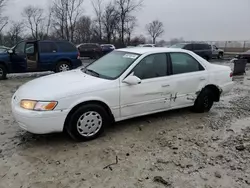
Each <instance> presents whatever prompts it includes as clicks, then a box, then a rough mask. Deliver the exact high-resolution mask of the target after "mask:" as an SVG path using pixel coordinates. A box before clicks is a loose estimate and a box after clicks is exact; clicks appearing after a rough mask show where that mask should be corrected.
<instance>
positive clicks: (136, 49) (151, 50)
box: [117, 47, 187, 54]
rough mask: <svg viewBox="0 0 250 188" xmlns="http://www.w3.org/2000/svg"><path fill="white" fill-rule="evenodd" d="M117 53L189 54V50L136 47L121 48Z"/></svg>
mask: <svg viewBox="0 0 250 188" xmlns="http://www.w3.org/2000/svg"><path fill="white" fill-rule="evenodd" d="M117 51H123V52H129V53H136V54H146V53H157V52H187V50H183V49H179V48H166V47H156V48H151V47H134V48H121V49H118V50H117Z"/></svg>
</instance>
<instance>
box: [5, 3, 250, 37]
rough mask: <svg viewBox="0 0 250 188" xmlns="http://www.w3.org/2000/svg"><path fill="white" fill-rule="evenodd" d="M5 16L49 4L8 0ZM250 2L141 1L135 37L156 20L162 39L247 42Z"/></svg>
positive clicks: (15, 17)
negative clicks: (161, 29)
mask: <svg viewBox="0 0 250 188" xmlns="http://www.w3.org/2000/svg"><path fill="white" fill-rule="evenodd" d="M8 1H9V3H8V7H7V8H6V12H5V14H7V15H8V16H9V17H10V19H12V20H19V19H21V12H22V9H23V8H24V7H25V6H27V5H29V4H33V5H39V6H41V7H44V8H46V7H47V5H48V3H49V2H51V1H52V0H8ZM249 8H250V0H144V6H143V7H142V8H141V10H140V11H138V12H137V13H135V15H136V16H137V19H138V28H137V29H136V31H135V34H146V31H145V25H146V24H147V23H148V22H150V21H153V20H154V19H159V20H160V21H162V22H163V24H164V27H165V33H164V36H163V37H162V39H165V40H169V39H171V38H179V37H183V38H184V39H186V40H250V11H249ZM83 11H84V14H85V15H89V16H92V17H93V11H92V6H91V3H90V0H85V3H84V9H83Z"/></svg>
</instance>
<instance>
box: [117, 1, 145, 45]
mask: <svg viewBox="0 0 250 188" xmlns="http://www.w3.org/2000/svg"><path fill="white" fill-rule="evenodd" d="M142 3H143V0H115V4H116V6H117V8H118V12H119V17H120V37H121V43H122V45H125V41H124V34H125V24H126V20H127V19H128V17H129V16H131V14H132V13H133V12H134V11H136V10H138V8H140V7H141V6H142Z"/></svg>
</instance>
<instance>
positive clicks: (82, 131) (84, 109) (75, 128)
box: [66, 104, 109, 141]
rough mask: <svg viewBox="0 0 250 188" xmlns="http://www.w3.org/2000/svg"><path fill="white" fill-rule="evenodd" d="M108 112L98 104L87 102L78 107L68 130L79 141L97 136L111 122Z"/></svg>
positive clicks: (70, 119)
mask: <svg viewBox="0 0 250 188" xmlns="http://www.w3.org/2000/svg"><path fill="white" fill-rule="evenodd" d="M108 117H109V116H108V113H107V112H106V110H105V109H104V108H103V107H102V106H100V105H97V104H86V105H83V106H81V107H80V108H78V109H77V110H76V111H75V112H74V113H73V114H72V115H71V116H70V117H69V123H68V125H66V130H67V132H68V133H69V135H70V136H71V137H72V138H73V139H75V140H78V141H87V140H92V139H95V138H97V137H98V136H99V135H100V134H101V133H103V131H104V128H105V127H106V125H107V124H108V123H109V118H108Z"/></svg>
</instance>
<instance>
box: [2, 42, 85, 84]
mask: <svg viewBox="0 0 250 188" xmlns="http://www.w3.org/2000/svg"><path fill="white" fill-rule="evenodd" d="M81 65H82V62H81V60H80V54H79V52H78V50H77V48H76V47H75V46H74V45H73V44H72V43H70V42H68V41H51V40H47V41H37V40H36V41H22V42H20V43H18V44H17V45H16V46H15V47H13V48H12V49H10V50H6V51H4V52H0V80H3V79H5V78H6V75H7V74H8V73H24V72H37V71H54V72H63V71H68V70H71V69H74V68H77V67H79V66H81Z"/></svg>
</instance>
